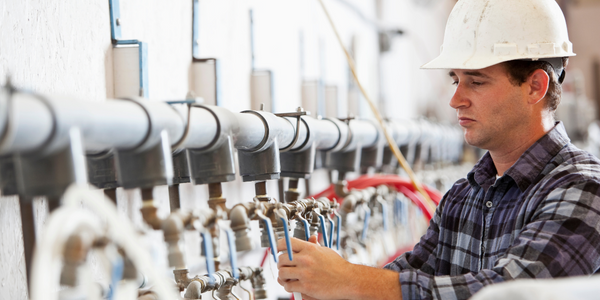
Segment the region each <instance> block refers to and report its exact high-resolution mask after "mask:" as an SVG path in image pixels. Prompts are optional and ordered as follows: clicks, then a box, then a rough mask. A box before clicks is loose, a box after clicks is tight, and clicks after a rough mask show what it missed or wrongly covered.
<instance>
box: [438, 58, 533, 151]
mask: <svg viewBox="0 0 600 300" xmlns="http://www.w3.org/2000/svg"><path fill="white" fill-rule="evenodd" d="M449 75H450V77H452V80H453V81H454V84H455V85H456V86H457V88H456V92H455V93H454V96H453V97H452V99H451V100H450V106H451V107H452V108H454V109H456V113H457V115H458V121H459V124H460V126H461V127H462V128H463V130H464V133H465V140H466V142H467V143H468V144H470V145H473V146H476V147H479V148H483V149H487V150H492V151H494V150H497V149H501V148H502V147H505V146H506V145H508V144H510V143H514V142H515V141H514V140H512V139H511V137H516V136H521V134H519V133H521V131H522V130H527V125H526V124H527V123H528V122H529V119H530V113H531V112H530V107H528V105H527V99H526V97H524V95H523V93H525V90H524V89H523V88H522V86H515V85H513V84H512V83H511V82H510V81H509V77H508V73H507V71H506V69H505V67H504V66H502V65H494V66H491V67H487V68H485V69H479V70H463V69H452V70H451V71H450V73H449Z"/></svg>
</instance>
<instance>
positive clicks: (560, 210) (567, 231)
mask: <svg viewBox="0 0 600 300" xmlns="http://www.w3.org/2000/svg"><path fill="white" fill-rule="evenodd" d="M573 55H575V54H574V53H573V52H572V45H571V43H570V42H569V40H568V36H567V29H566V23H565V19H564V16H563V15H562V12H561V10H560V8H559V7H558V5H557V4H556V2H555V1H553V0H460V1H458V2H457V4H456V6H455V7H454V9H453V11H452V13H451V14H450V17H449V19H448V23H447V25H446V32H445V37H444V44H443V49H442V52H441V54H440V56H439V57H437V58H436V59H434V60H433V61H431V62H429V63H428V64H426V65H424V66H423V68H427V69H430V68H442V69H449V70H450V72H449V75H450V77H451V78H452V80H453V81H454V84H456V86H457V87H456V92H455V94H454V96H453V97H452V99H451V100H450V106H451V107H453V108H454V109H456V112H457V115H458V121H459V124H460V126H462V128H463V130H464V136H465V140H466V141H467V142H468V143H469V144H471V145H473V146H477V147H480V148H483V149H487V150H488V152H487V153H486V154H485V155H484V156H483V157H482V158H481V160H480V161H479V162H478V163H477V164H476V165H475V167H474V168H473V170H472V171H471V172H470V173H469V174H468V175H467V178H466V179H461V180H459V181H457V182H456V184H455V185H454V186H453V188H452V189H451V190H450V191H449V192H448V193H447V194H446V195H445V196H444V198H443V199H442V201H441V202H440V205H439V206H438V208H437V211H436V213H435V215H434V217H433V218H432V220H431V223H430V226H429V229H428V230H427V232H426V234H425V235H424V236H423V237H422V238H421V241H420V242H419V243H418V244H417V245H416V246H415V247H414V250H413V251H411V252H408V253H405V254H403V255H401V256H400V257H398V258H397V259H396V260H395V261H394V262H392V263H390V264H388V265H387V266H386V268H387V269H389V270H381V269H376V268H370V267H366V266H360V265H353V264H350V263H348V262H346V261H345V260H343V259H342V258H340V257H339V256H338V255H337V254H336V253H335V252H333V251H332V250H330V249H328V248H324V247H319V246H318V245H317V244H316V237H312V238H311V240H310V241H309V242H303V241H300V240H293V242H292V248H293V251H294V252H296V254H295V255H294V260H293V261H292V262H290V261H289V260H288V259H287V257H286V256H285V255H282V256H280V262H279V265H278V267H279V279H278V280H279V283H280V284H281V285H283V286H284V287H285V289H286V290H287V291H290V292H291V291H293V292H301V293H302V294H303V295H304V297H305V299H313V298H316V299H401V298H402V297H403V298H405V299H431V298H436V299H438V298H439V299H466V298H469V297H471V296H472V295H473V294H474V293H476V292H477V291H479V290H480V289H482V288H483V287H485V286H487V285H490V284H494V283H499V282H503V281H508V280H513V279H520V278H555V277H563V276H575V275H589V274H593V273H595V272H596V271H598V269H599V267H600V161H598V159H596V158H594V157H593V156H591V155H590V154H588V153H587V152H585V151H582V150H579V149H577V148H576V147H575V146H573V145H572V144H571V143H570V142H569V139H568V137H567V135H566V133H565V129H564V127H563V125H562V123H560V122H555V120H554V110H555V109H556V106H557V105H558V102H559V100H560V92H561V88H560V84H561V83H562V80H563V79H564V75H565V73H564V67H565V66H566V63H567V57H569V56H573ZM278 246H279V250H280V251H282V250H284V249H285V243H283V242H282V241H279V244H278Z"/></svg>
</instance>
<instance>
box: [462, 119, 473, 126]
mask: <svg viewBox="0 0 600 300" xmlns="http://www.w3.org/2000/svg"><path fill="white" fill-rule="evenodd" d="M473 122H475V120H473V119H471V118H467V117H458V124H460V126H467V125H469V124H472V123H473Z"/></svg>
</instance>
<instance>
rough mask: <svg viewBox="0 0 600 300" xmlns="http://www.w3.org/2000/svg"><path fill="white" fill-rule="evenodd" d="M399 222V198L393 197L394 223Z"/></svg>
mask: <svg viewBox="0 0 600 300" xmlns="http://www.w3.org/2000/svg"><path fill="white" fill-rule="evenodd" d="M399 223H400V199H398V198H397V197H396V198H395V199H394V224H395V225H398V224H399Z"/></svg>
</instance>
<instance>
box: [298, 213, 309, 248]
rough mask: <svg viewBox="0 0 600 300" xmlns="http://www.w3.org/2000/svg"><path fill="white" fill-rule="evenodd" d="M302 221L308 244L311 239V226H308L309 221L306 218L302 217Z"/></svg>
mask: <svg viewBox="0 0 600 300" xmlns="http://www.w3.org/2000/svg"><path fill="white" fill-rule="evenodd" d="M300 221H302V224H304V237H305V238H306V241H307V242H308V240H309V239H310V225H309V224H308V221H306V219H305V218H302V217H300Z"/></svg>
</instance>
